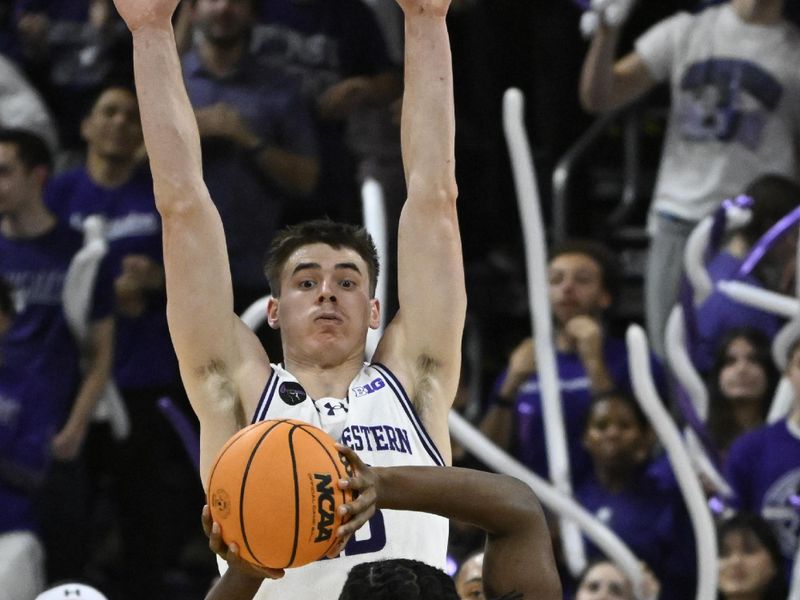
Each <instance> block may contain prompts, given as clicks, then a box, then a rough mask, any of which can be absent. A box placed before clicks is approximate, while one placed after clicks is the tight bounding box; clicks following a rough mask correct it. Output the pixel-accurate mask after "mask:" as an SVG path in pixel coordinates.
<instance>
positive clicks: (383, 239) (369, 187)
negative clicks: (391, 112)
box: [361, 177, 389, 360]
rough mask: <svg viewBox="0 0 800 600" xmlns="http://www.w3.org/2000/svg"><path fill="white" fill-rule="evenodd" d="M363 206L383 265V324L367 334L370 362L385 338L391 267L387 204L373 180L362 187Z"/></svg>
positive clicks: (380, 283)
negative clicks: (388, 270) (379, 343)
mask: <svg viewBox="0 0 800 600" xmlns="http://www.w3.org/2000/svg"><path fill="white" fill-rule="evenodd" d="M361 204H362V210H363V216H364V227H366V229H367V231H368V232H369V234H370V235H371V236H372V241H373V242H375V248H376V249H377V251H378V260H379V261H380V265H381V267H382V268H381V272H380V274H379V275H378V282H377V287H376V288H375V297H376V298H377V299H378V301H379V302H380V305H381V308H382V309H383V310H381V324H380V326H379V327H378V328H377V329H370V330H369V333H368V334H367V347H366V350H365V354H366V358H367V360H369V359H370V358H371V357H372V355H373V353H374V352H375V349H376V348H377V347H378V342H380V340H381V337H382V336H383V328H384V326H385V323H386V313H385V312H384V311H385V310H386V308H387V306H386V277H387V272H386V269H387V268H388V265H389V240H388V239H387V236H388V228H387V223H386V204H385V202H384V195H383V188H381V185H380V184H379V183H378V182H377V181H376V180H375V179H373V178H371V177H367V178H366V179H365V180H364V184H363V185H362V186H361Z"/></svg>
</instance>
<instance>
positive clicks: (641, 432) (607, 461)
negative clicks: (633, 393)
mask: <svg viewBox="0 0 800 600" xmlns="http://www.w3.org/2000/svg"><path fill="white" fill-rule="evenodd" d="M583 443H584V445H585V447H586V449H587V451H588V453H589V455H590V457H591V461H592V467H593V468H592V474H591V476H589V477H588V478H587V479H586V480H585V481H584V482H583V483H582V484H581V485H579V486H577V487H576V488H575V498H576V499H577V500H578V501H579V502H580V503H581V505H583V507H584V508H586V510H588V511H589V512H591V513H592V514H594V515H595V517H597V518H598V519H599V520H600V521H602V522H603V523H605V524H606V525H607V526H608V527H609V528H610V529H611V530H612V531H614V532H615V533H616V534H617V535H618V536H619V537H620V539H622V541H623V542H625V544H627V546H628V548H630V550H631V551H632V552H633V553H634V554H635V555H636V556H637V557H639V558H640V559H641V560H642V561H643V562H644V563H645V564H646V565H647V566H649V567H650V568H651V569H652V570H653V571H654V573H655V575H656V577H658V578H659V579H660V580H661V581H669V582H670V585H669V586H668V587H665V588H664V590H663V591H662V596H663V600H670V599H673V598H674V599H675V600H685V598H689V597H691V596H693V593H692V592H693V589H694V585H695V582H694V575H695V574H694V572H693V571H694V569H693V565H694V563H695V561H694V541H693V539H692V536H691V526H690V524H689V520H688V515H687V513H686V509H685V506H684V505H683V501H682V498H681V496H680V494H679V492H678V490H677V488H676V487H675V486H669V485H667V484H666V483H662V482H661V481H660V480H659V479H658V478H657V477H656V476H654V475H653V474H652V473H651V471H650V470H649V467H651V465H652V460H651V452H652V448H653V444H654V435H653V431H652V430H651V428H650V426H649V424H648V422H647V419H646V417H645V416H644V414H643V413H642V410H641V408H640V407H639V405H638V404H637V403H636V401H635V400H633V399H632V398H630V397H629V396H626V395H624V394H621V393H619V392H610V393H607V394H603V395H600V396H596V397H595V398H594V399H593V401H592V404H591V407H590V409H589V417H588V421H587V425H586V430H585V433H584V437H583ZM587 554H588V556H589V557H590V558H592V557H594V556H599V551H598V550H597V549H595V548H594V547H593V546H592V545H588V546H587Z"/></svg>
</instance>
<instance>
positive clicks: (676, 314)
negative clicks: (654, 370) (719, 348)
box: [665, 304, 708, 422]
mask: <svg viewBox="0 0 800 600" xmlns="http://www.w3.org/2000/svg"><path fill="white" fill-rule="evenodd" d="M665 347H666V352H667V363H668V364H669V367H670V369H672V372H673V373H674V374H675V377H676V379H677V380H678V382H679V383H680V384H681V386H683V389H685V390H686V393H688V394H689V397H690V398H691V400H692V404H693V405H694V409H695V411H697V415H698V416H699V417H700V420H701V421H703V422H705V421H706V420H707V419H708V389H706V385H705V383H704V382H703V379H702V377H700V374H699V373H698V372H697V370H696V369H695V368H694V365H693V364H692V360H691V357H690V356H689V353H688V352H687V350H686V331H685V328H684V314H683V307H682V306H681V305H679V304H676V305H675V306H674V307H673V308H672V312H670V314H669V319H667V329H666V336H665Z"/></svg>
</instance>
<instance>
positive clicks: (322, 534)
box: [314, 473, 336, 542]
mask: <svg viewBox="0 0 800 600" xmlns="http://www.w3.org/2000/svg"><path fill="white" fill-rule="evenodd" d="M314 479H315V480H316V491H317V514H318V515H319V520H318V521H317V537H316V538H315V539H314V541H315V542H324V541H325V540H329V539H331V536H332V535H333V516H334V514H335V511H336V500H334V497H333V477H331V475H330V474H329V473H314Z"/></svg>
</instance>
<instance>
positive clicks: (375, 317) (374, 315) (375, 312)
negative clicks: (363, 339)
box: [369, 298, 381, 329]
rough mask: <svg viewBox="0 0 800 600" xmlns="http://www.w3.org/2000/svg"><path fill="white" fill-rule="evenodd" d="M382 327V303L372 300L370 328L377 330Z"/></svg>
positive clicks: (370, 302) (370, 305)
mask: <svg viewBox="0 0 800 600" xmlns="http://www.w3.org/2000/svg"><path fill="white" fill-rule="evenodd" d="M380 326H381V301H380V300H378V299H377V298H370V301H369V328H370V329H377V328H378V327H380Z"/></svg>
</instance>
